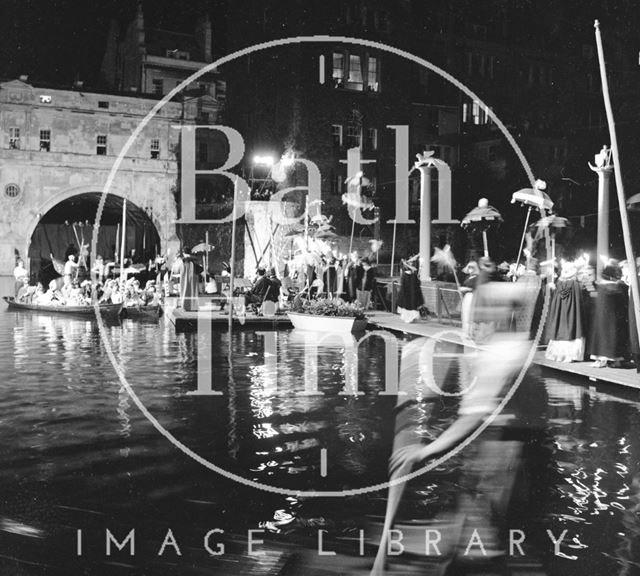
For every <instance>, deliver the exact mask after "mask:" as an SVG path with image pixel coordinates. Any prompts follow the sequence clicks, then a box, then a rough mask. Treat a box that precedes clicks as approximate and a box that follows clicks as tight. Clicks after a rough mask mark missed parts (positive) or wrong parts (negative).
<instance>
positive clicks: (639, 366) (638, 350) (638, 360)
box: [621, 258, 640, 374]
mask: <svg viewBox="0 0 640 576" xmlns="http://www.w3.org/2000/svg"><path fill="white" fill-rule="evenodd" d="M621 268H622V279H623V281H624V283H625V284H626V285H627V286H628V287H629V288H628V291H629V351H630V353H631V358H632V359H633V363H634V364H635V366H636V372H638V373H639V374H640V340H639V339H638V325H637V323H636V315H635V312H634V309H633V294H632V293H631V279H630V278H629V266H628V264H627V263H626V262H624V263H621ZM636 268H637V270H638V276H640V258H637V259H636Z"/></svg>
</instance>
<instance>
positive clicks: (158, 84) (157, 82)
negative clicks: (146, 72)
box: [151, 78, 164, 96]
mask: <svg viewBox="0 0 640 576" xmlns="http://www.w3.org/2000/svg"><path fill="white" fill-rule="evenodd" d="M151 83H152V85H153V94H155V95H156V96H162V95H163V94H164V85H163V82H162V80H161V79H159V78H156V79H154V80H152V81H151Z"/></svg>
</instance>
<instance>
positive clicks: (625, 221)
mask: <svg viewBox="0 0 640 576" xmlns="http://www.w3.org/2000/svg"><path fill="white" fill-rule="evenodd" d="M594 26H595V29H596V44H597V46H598V60H599V62H600V79H601V81H602V95H603V96H604V107H605V110H606V111H607V122H608V124H609V137H610V138H611V152H612V155H613V163H614V164H615V166H616V170H615V171H614V175H615V178H616V192H617V193H618V208H619V209H620V220H621V221H622V236H623V238H624V250H625V254H626V256H627V261H628V263H629V275H630V278H629V286H630V289H631V296H632V301H633V311H634V314H635V318H636V330H637V331H638V338H640V292H639V291H638V271H637V270H636V260H635V257H634V255H633V247H632V245H631V231H630V230H629V218H628V215H627V204H626V198H625V195H624V186H623V184H622V171H621V168H620V157H619V155H618V138H617V136H616V125H615V122H614V120H613V109H612V108H611V98H610V96H609V82H608V81H607V70H606V67H605V62H604V51H603V49H602V37H601V36H600V22H598V21H597V20H596V21H595V23H594Z"/></svg>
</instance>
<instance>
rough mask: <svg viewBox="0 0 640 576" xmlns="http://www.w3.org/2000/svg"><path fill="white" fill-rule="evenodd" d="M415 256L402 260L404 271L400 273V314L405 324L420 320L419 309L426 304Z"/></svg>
mask: <svg viewBox="0 0 640 576" xmlns="http://www.w3.org/2000/svg"><path fill="white" fill-rule="evenodd" d="M417 259H418V257H417V256H414V257H412V258H409V259H408V260H402V270H401V271H400V290H399V291H398V303H397V305H398V314H400V318H402V320H403V321H404V322H407V323H410V322H413V321H414V320H417V319H418V318H420V312H418V309H419V308H420V307H421V306H422V305H423V304H424V298H423V296H422V290H421V289H420V280H419V279H418V268H417V267H416V261H417Z"/></svg>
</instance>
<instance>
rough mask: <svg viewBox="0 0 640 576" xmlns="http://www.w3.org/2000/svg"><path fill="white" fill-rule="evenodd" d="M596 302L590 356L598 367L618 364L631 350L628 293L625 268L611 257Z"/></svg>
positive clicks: (601, 280) (597, 287)
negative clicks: (621, 267) (623, 272)
mask: <svg viewBox="0 0 640 576" xmlns="http://www.w3.org/2000/svg"><path fill="white" fill-rule="evenodd" d="M596 291H597V296H596V304H595V310H594V313H593V323H592V326H591V339H590V341H591V345H590V350H589V352H590V357H591V359H592V360H594V361H595V362H594V363H593V366H594V367H595V368H604V367H605V366H607V365H608V364H612V365H613V366H614V367H616V366H619V365H620V364H621V363H622V362H623V361H624V359H625V357H626V356H627V354H628V353H629V326H628V322H629V320H628V313H629V312H628V307H629V302H628V295H627V286H626V285H625V283H624V282H623V281H622V271H621V269H620V266H619V263H618V262H617V261H616V260H609V261H608V263H607V265H606V266H605V267H604V270H603V271H602V278H601V279H600V280H598V281H597V282H596Z"/></svg>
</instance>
